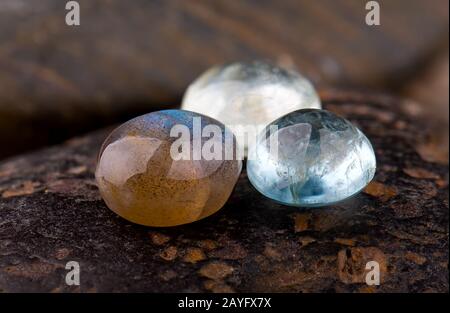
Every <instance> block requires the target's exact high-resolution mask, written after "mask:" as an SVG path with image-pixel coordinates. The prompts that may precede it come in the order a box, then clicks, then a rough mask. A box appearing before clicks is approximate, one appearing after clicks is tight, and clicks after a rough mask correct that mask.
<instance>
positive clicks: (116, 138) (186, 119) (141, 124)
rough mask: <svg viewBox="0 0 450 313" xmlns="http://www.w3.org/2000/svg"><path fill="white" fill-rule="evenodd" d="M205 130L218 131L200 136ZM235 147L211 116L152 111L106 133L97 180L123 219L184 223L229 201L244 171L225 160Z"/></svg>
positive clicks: (230, 159)
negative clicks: (210, 153) (213, 128)
mask: <svg viewBox="0 0 450 313" xmlns="http://www.w3.org/2000/svg"><path fill="white" fill-rule="evenodd" d="M204 127H210V129H211V127H215V130H216V132H215V133H209V132H206V133H208V134H206V135H209V137H206V136H205V137H202V136H201V135H202V134H205V132H203V133H200V132H201V131H202V130H205V129H208V128H204ZM210 129H209V130H210ZM171 131H172V132H173V133H172V135H171ZM182 131H184V132H185V133H184V134H186V131H188V132H189V133H188V135H187V136H184V135H182ZM194 138H200V139H198V140H197V139H195V140H194ZM199 147H200V149H203V150H204V151H205V153H202V152H203V150H200V151H199V150H198V149H199ZM235 147H236V139H235V138H234V135H233V134H232V133H231V132H230V131H229V130H226V128H225V126H224V125H223V124H222V123H220V122H218V121H216V120H214V119H212V118H209V117H206V116H203V115H200V114H197V113H193V112H188V111H183V110H165V111H158V112H153V113H149V114H146V115H142V116H139V117H137V118H135V119H132V120H130V121H128V122H126V123H124V124H122V125H121V126H119V127H118V128H117V129H115V130H114V131H113V132H112V133H111V134H110V135H109V137H108V138H107V139H106V141H105V142H104V143H103V146H102V148H101V151H100V154H99V156H98V160H97V162H98V163H97V168H96V172H95V177H96V180H97V184H98V187H99V189H100V193H101V195H102V197H103V199H104V200H105V202H106V204H107V206H108V207H109V208H110V209H111V210H112V211H114V212H116V213H117V214H118V215H120V216H122V217H123V218H125V219H127V220H129V221H131V222H134V223H137V224H142V225H147V226H175V225H180V224H186V223H190V222H194V221H197V220H199V219H202V218H204V217H206V216H209V215H211V214H213V213H215V212H216V211H218V210H219V209H220V208H221V207H222V206H223V205H224V204H225V202H226V201H227V199H228V198H229V196H230V194H231V192H232V190H233V188H234V186H235V184H236V181H237V179H238V177H239V174H240V172H241V169H242V162H241V161H240V160H236V159H233V157H228V159H226V158H225V153H226V152H227V151H230V150H233V151H234V149H235ZM215 149H216V150H215ZM208 151H213V152H217V154H216V155H215V156H214V155H213V156H211V155H208V154H207V153H206V152H208ZM219 154H220V156H218V155H219Z"/></svg>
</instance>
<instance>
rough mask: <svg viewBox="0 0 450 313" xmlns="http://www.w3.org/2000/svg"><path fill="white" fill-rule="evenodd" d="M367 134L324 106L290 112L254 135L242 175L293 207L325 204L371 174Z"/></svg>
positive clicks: (338, 198)
mask: <svg viewBox="0 0 450 313" xmlns="http://www.w3.org/2000/svg"><path fill="white" fill-rule="evenodd" d="M375 168H376V161H375V154H374V151H373V148H372V145H371V144H370V142H369V140H368V139H367V137H366V136H365V135H364V134H363V133H362V132H361V131H360V130H359V129H358V128H356V127H355V126H353V125H352V124H351V123H350V122H349V121H347V120H345V119H344V118H341V117H339V116H337V115H335V114H333V113H331V112H328V111H325V110H315V109H304V110H298V111H295V112H292V113H289V114H287V115H285V116H283V117H281V118H279V119H277V120H275V121H273V122H272V123H270V124H269V125H268V126H267V127H266V128H265V129H264V131H263V132H262V133H261V134H260V135H259V137H258V139H257V143H256V145H255V146H254V147H253V148H252V149H251V150H250V152H249V156H248V161H247V174H248V178H249V180H250V182H251V183H252V184H253V186H254V187H255V188H256V189H257V190H258V191H260V192H261V193H262V194H264V195H265V196H267V197H269V198H271V199H273V200H276V201H278V202H280V203H283V204H287V205H292V206H307V207H308V206H311V207H314V206H324V205H329V204H332V203H335V202H338V201H341V200H344V199H346V198H348V197H350V196H352V195H354V194H356V193H358V192H359V191H360V190H361V189H363V188H364V187H365V186H366V185H367V184H368V183H369V182H370V181H371V180H372V178H373V176H374V174H375Z"/></svg>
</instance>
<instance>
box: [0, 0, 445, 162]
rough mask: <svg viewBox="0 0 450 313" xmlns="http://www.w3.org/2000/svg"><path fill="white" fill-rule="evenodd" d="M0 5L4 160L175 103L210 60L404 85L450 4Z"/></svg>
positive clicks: (331, 0)
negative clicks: (373, 10) (74, 15)
mask: <svg viewBox="0 0 450 313" xmlns="http://www.w3.org/2000/svg"><path fill="white" fill-rule="evenodd" d="M79 3H80V6H81V25H80V26H77V27H69V26H67V25H65V19H64V18H65V13H66V10H65V8H64V6H65V1H59V0H41V1H24V0H17V1H10V0H8V1H2V2H1V3H0V146H1V147H2V148H1V149H0V156H6V155H12V154H14V153H16V152H18V151H24V150H31V149H33V148H35V147H39V146H43V145H46V144H48V143H55V142H60V141H62V140H63V139H65V138H68V137H70V136H71V135H73V134H78V133H80V132H84V131H87V130H89V129H95V128H98V127H100V126H103V125H107V124H109V123H111V122H114V121H119V120H125V119H127V118H129V117H131V116H133V115H137V114H140V113H144V112H148V111H151V110H154V109H155V108H160V107H168V106H175V105H177V104H178V103H179V100H180V97H181V95H182V93H183V91H184V89H185V88H186V86H187V85H188V84H189V83H190V82H191V81H192V80H193V79H194V78H195V77H196V76H197V75H199V74H200V73H201V72H202V71H204V70H205V69H206V68H208V67H209V66H211V65H215V64H217V63H225V62H230V61H236V60H253V59H261V58H262V59H265V58H267V59H271V60H274V61H276V62H279V63H281V64H283V65H285V66H295V67H297V68H299V69H300V70H301V72H303V73H304V74H306V75H307V76H308V77H309V78H310V79H312V80H313V81H314V82H315V83H316V84H318V85H319V86H322V85H333V86H345V87H348V86H356V87H361V86H363V87H370V88H376V89H379V88H386V87H387V88H389V87H392V86H397V85H398V84H401V83H402V82H403V81H404V80H405V77H408V76H409V75H410V73H411V71H412V70H413V69H414V67H415V66H416V64H417V63H419V62H421V61H422V59H424V58H427V57H428V55H429V54H430V53H431V51H433V50H434V48H435V46H436V45H438V44H439V43H440V42H441V41H442V38H444V37H447V33H448V1H446V0H433V1H420V0H410V1H380V3H381V8H382V12H381V25H380V26H379V27H369V26H367V25H366V24H365V23H364V18H365V14H366V10H365V3H366V1H362V0H320V1H307V0H299V1H296V0H285V1H251V0H249V1H247V0H243V1H205V0H200V1H176V0H170V1H160V0H158V1H144V0H136V1H132V2H130V1H120V0H108V1H100V0H80V1H79Z"/></svg>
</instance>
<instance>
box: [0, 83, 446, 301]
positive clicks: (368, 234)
mask: <svg viewBox="0 0 450 313" xmlns="http://www.w3.org/2000/svg"><path fill="white" fill-rule="evenodd" d="M322 101H323V105H324V107H325V108H326V109H328V110H331V111H333V112H335V113H337V114H339V115H342V116H344V117H345V118H347V119H349V120H350V121H351V122H352V123H353V124H355V125H357V126H358V128H360V129H361V130H362V131H364V133H365V134H366V135H367V136H368V137H369V138H370V139H371V142H372V144H373V146H374V149H375V152H376V156H377V161H378V169H377V173H376V176H375V179H374V182H377V183H379V184H381V185H382V186H386V187H385V188H377V192H371V193H360V194H358V195H357V196H356V197H354V198H352V199H349V200H347V201H345V203H341V204H339V205H333V206H328V207H324V208H319V209H318V208H315V209H303V210H302V212H299V209H298V208H292V207H286V206H283V205H279V204H276V203H274V202H273V201H271V200H270V199H267V198H266V197H264V196H262V195H261V194H259V193H258V192H256V191H255V190H254V188H253V187H252V186H251V185H250V184H249V181H248V179H247V175H246V172H245V171H244V172H243V173H242V174H241V177H240V179H239V181H238V184H237V185H236V188H235V190H234V192H233V194H232V195H231V198H230V199H229V201H228V202H227V204H226V205H225V207H224V208H223V209H222V210H220V211H219V212H218V213H217V214H214V215H212V216H210V217H208V218H205V219H203V220H201V221H198V222H195V223H192V224H188V225H183V226H178V227H173V228H164V229H160V228H158V229H153V228H149V227H143V226H139V225H135V224H132V223H129V222H127V221H126V220H124V219H122V218H120V217H118V216H117V215H116V214H115V213H113V212H111V211H110V210H109V209H108V208H107V207H106V205H105V203H104V202H103V201H102V200H101V198H100V196H99V192H98V189H97V188H96V187H95V184H94V169H95V163H96V157H97V155H96V154H97V151H98V149H99V147H100V145H101V143H102V142H103V140H104V139H105V137H106V136H107V134H108V133H109V131H110V130H107V131H103V132H98V133H95V134H91V135H89V136H87V137H83V138H78V139H73V140H71V141H69V142H67V143H66V144H65V145H61V146H56V147H51V148H48V149H44V150H41V151H37V152H35V153H32V154H27V155H22V156H20V157H16V158H13V159H10V160H9V161H7V162H3V163H1V165H0V195H1V194H2V193H3V192H4V191H6V190H17V189H19V190H20V189H22V188H23V186H24V183H25V182H27V181H29V182H32V183H34V187H33V191H32V192H31V193H29V191H30V190H31V189H29V190H27V192H26V193H22V194H19V195H15V196H11V197H2V196H0V289H1V290H2V291H5V292H8V291H42V292H48V291H54V292H79V291H81V292H107V291H115V292H123V291H129V292H132V291H146V292H169V291H172V292H176V291H200V292H202V291H226V292H231V291H237V292H257V291H266V292H267V291H274V292H275V291H286V292H424V291H434V292H448V290H449V281H448V258H449V254H448V222H449V219H448V216H449V208H448V189H447V188H446V187H445V186H446V185H447V184H448V166H447V165H443V164H440V163H434V162H429V161H427V160H424V159H422V158H421V156H420V154H419V153H418V152H417V151H416V147H417V146H418V145H420V144H424V143H426V140H428V138H429V134H428V124H427V123H423V122H422V121H421V120H420V119H418V118H417V116H415V115H411V114H410V113H409V112H410V111H409V110H405V109H404V108H405V107H407V106H405V105H406V104H408V103H409V102H404V101H402V100H398V99H391V98H388V97H386V96H382V95H378V96H369V95H367V93H365V94H349V93H337V92H335V91H329V92H324V93H323V94H322ZM399 122H401V123H399ZM80 167H86V171H75V173H74V171H73V169H74V168H80ZM411 168H421V169H424V170H427V171H429V172H432V173H434V174H435V175H437V176H439V177H440V178H434V177H430V176H429V175H426V176H427V178H420V177H411V176H410V175H408V174H407V173H405V171H404V169H411ZM410 174H411V172H410ZM416 176H417V175H416ZM419 176H420V175H419ZM36 183H39V185H36ZM56 187H57V188H56ZM388 187H389V188H388ZM390 187H392V188H395V190H396V193H395V194H393V193H391V191H390ZM385 193H387V194H389V197H384V195H385ZM418 208H420V210H418ZM300 213H302V214H304V216H302V217H301V218H298V221H296V219H297V217H296V216H297V215H296V214H300ZM296 224H297V225H296ZM296 230H297V231H296ZM343 239H345V240H343ZM351 244H353V245H351ZM194 247H198V248H200V249H202V250H203V252H204V256H205V259H203V260H199V261H197V262H195V263H191V262H185V260H186V256H187V259H188V260H189V259H190V260H192V252H190V249H192V248H194ZM226 249H228V250H226ZM347 249H350V252H351V253H350V252H349V253H348V254H347V253H345V255H343V256H341V260H342V261H343V262H342V263H341V264H344V267H339V266H338V264H340V263H339V262H340V261H339V253H340V251H342V250H344V251H346V250H347ZM354 249H358V250H354ZM374 249H376V250H374ZM175 251H176V253H175ZM214 251H218V252H217V253H213V252H214ZM227 251H228V253H229V254H228V255H227ZM354 251H356V252H358V251H360V252H361V254H358V253H353V252H354ZM371 251H372V252H373V253H372V252H371ZM374 251H379V252H381V253H382V254H380V253H375V252H374ZM194 254H196V253H195V252H194ZM161 255H162V256H164V257H166V258H168V259H169V260H165V259H163V258H161ZM229 255H231V256H232V257H233V258H232V259H229V258H227V257H228V256H229ZM380 256H383V257H380ZM366 257H367V258H372V257H376V258H378V257H380V258H378V260H379V261H381V262H385V264H386V275H385V278H386V280H385V281H383V282H382V283H381V285H380V286H367V285H366V284H365V283H364V282H360V281H361V276H356V275H359V274H360V272H353V274H352V273H351V272H350V269H354V270H357V269H359V268H360V266H361V265H363V263H364V260H365V258H366ZM424 258H426V260H425V259H424ZM195 259H198V257H196V258H195ZM69 261H78V262H79V263H80V269H81V285H80V286H79V287H76V286H67V285H66V284H65V275H66V273H67V271H66V270H65V264H66V263H67V262H69ZM211 263H212V264H215V265H210V264H211ZM217 264H218V265H217ZM202 268H203V270H201V269H202ZM339 269H342V271H340V270H339ZM200 270H201V271H200ZM339 273H341V274H339ZM203 275H208V276H207V277H205V276H203Z"/></svg>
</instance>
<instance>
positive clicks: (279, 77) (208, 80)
mask: <svg viewBox="0 0 450 313" xmlns="http://www.w3.org/2000/svg"><path fill="white" fill-rule="evenodd" d="M182 108H183V109H186V110H190V111H193V112H198V113H201V114H205V115H208V116H210V117H212V118H215V119H217V120H219V121H220V122H222V123H223V124H225V125H227V126H229V127H232V126H236V125H244V126H245V125H254V126H257V125H263V127H264V126H266V125H267V124H269V123H270V122H272V121H274V120H275V119H277V118H279V117H281V116H283V115H285V114H287V113H289V112H292V111H295V110H299V109H305V108H316V109H320V108H321V104H320V100H319V97H318V95H317V94H316V92H315V90H314V87H313V86H312V85H311V83H310V82H309V81H308V80H307V79H306V78H304V77H303V76H301V75H300V74H299V73H297V72H295V71H292V70H286V69H282V68H280V67H277V66H274V65H271V64H269V63H263V62H251V63H233V64H230V65H226V66H216V67H213V68H211V69H209V70H208V71H206V72H205V73H204V74H203V75H201V76H200V77H199V78H198V79H197V80H195V81H194V82H193V83H192V84H191V85H190V86H189V88H188V89H187V91H186V94H185V95H184V98H183V104H182ZM235 134H236V133H235ZM236 135H237V134H236ZM238 142H239V144H240V145H241V147H242V148H245V149H247V146H246V144H245V142H244V140H242V139H240V138H239V136H238Z"/></svg>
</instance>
